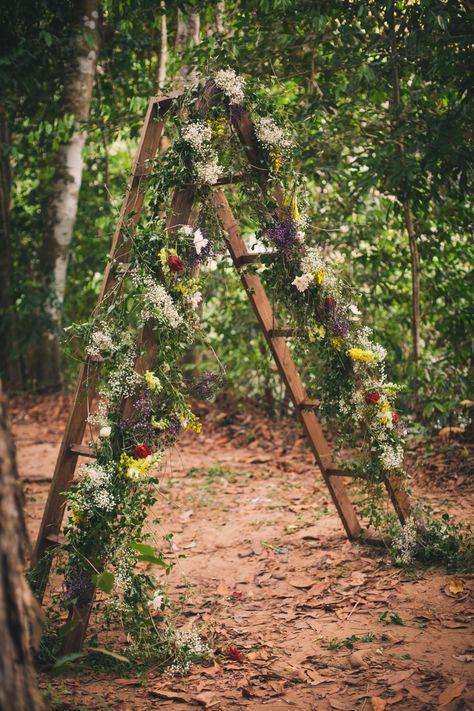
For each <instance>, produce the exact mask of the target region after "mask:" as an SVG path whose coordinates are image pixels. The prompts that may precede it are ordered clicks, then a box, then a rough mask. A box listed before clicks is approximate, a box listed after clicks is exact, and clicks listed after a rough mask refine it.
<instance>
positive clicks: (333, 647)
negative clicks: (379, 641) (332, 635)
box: [326, 632, 376, 652]
mask: <svg viewBox="0 0 474 711" xmlns="http://www.w3.org/2000/svg"><path fill="white" fill-rule="evenodd" d="M374 639H376V635H375V634H374V633H373V632H367V633H366V634H364V635H362V636H359V635H357V634H353V635H351V636H350V637H345V638H344V639H332V640H331V641H330V642H329V643H328V644H327V646H326V649H329V650H330V651H331V652H339V651H340V650H341V649H343V648H345V649H354V647H355V645H356V644H357V643H359V642H373V641H374Z"/></svg>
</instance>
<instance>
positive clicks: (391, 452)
mask: <svg viewBox="0 0 474 711" xmlns="http://www.w3.org/2000/svg"><path fill="white" fill-rule="evenodd" d="M380 461H381V462H382V464H383V466H384V467H385V469H387V470H391V469H400V468H401V467H402V465H403V447H402V446H401V445H399V444H398V445H390V444H384V445H383V447H382V453H381V455H380Z"/></svg>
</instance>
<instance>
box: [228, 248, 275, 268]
mask: <svg viewBox="0 0 474 711" xmlns="http://www.w3.org/2000/svg"><path fill="white" fill-rule="evenodd" d="M275 256H277V253H276V252H253V254H242V255H241V256H240V257H236V258H235V264H236V266H237V267H245V266H246V265H247V264H258V263H259V262H261V261H262V257H275Z"/></svg>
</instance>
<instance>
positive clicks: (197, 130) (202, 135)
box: [181, 121, 212, 155]
mask: <svg viewBox="0 0 474 711" xmlns="http://www.w3.org/2000/svg"><path fill="white" fill-rule="evenodd" d="M181 136H182V137H183V139H184V140H185V141H186V143H189V145H190V146H191V148H192V149H193V150H194V151H196V153H199V154H200V155H202V154H206V153H208V152H209V144H210V142H211V139H212V129H211V127H210V126H208V124H207V123H204V121H194V122H193V123H188V124H186V126H184V127H183V129H182V130H181Z"/></svg>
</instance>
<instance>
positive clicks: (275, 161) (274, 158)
mask: <svg viewBox="0 0 474 711" xmlns="http://www.w3.org/2000/svg"><path fill="white" fill-rule="evenodd" d="M269 156H270V160H271V162H272V165H273V168H274V170H275V173H279V172H280V169H281V166H282V164H283V161H282V158H281V153H279V152H278V151H270V152H269Z"/></svg>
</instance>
